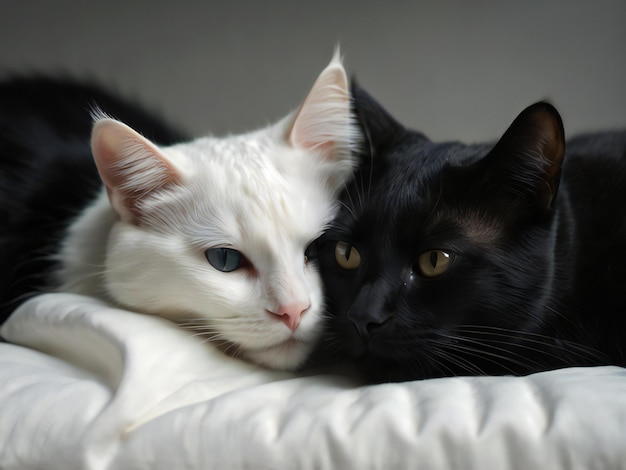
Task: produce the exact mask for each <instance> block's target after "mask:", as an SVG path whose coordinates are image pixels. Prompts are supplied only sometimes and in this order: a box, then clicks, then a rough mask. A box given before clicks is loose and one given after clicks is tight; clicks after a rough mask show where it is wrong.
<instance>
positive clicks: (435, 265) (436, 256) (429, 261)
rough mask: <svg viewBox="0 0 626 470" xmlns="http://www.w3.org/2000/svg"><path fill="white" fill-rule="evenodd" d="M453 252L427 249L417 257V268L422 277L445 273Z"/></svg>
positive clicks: (452, 258) (453, 256)
mask: <svg viewBox="0 0 626 470" xmlns="http://www.w3.org/2000/svg"><path fill="white" fill-rule="evenodd" d="M455 256H456V255H455V254H454V253H449V252H447V251H443V250H429V251H426V252H424V253H422V254H421V255H420V256H419V258H418V259H417V269H418V270H419V272H420V274H421V275H422V276H424V277H428V278H433V277H438V276H441V275H442V274H443V273H445V272H446V271H447V270H448V269H450V266H451V265H452V262H453V261H454V258H455Z"/></svg>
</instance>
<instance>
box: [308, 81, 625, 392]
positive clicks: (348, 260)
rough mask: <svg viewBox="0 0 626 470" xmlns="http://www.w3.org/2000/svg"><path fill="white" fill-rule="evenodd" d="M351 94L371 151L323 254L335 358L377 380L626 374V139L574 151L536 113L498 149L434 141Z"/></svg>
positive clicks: (583, 140) (578, 142)
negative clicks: (581, 370)
mask: <svg viewBox="0 0 626 470" xmlns="http://www.w3.org/2000/svg"><path fill="white" fill-rule="evenodd" d="M353 92H354V100H355V107H356V112H357V115H358V118H359V120H360V124H361V126H362V128H363V131H364V133H365V135H366V136H367V137H368V140H369V152H367V154H366V155H365V157H364V159H363V162H362V165H361V167H360V168H359V170H358V171H357V174H356V179H355V181H354V182H353V183H352V185H351V186H349V187H348V188H347V190H346V191H345V193H344V195H343V197H342V204H343V207H342V210H341V212H340V214H339V215H338V217H337V218H336V219H335V221H334V222H333V224H332V227H331V228H330V229H329V230H328V232H327V233H326V234H325V235H324V236H323V238H322V239H320V241H319V243H318V256H319V259H318V262H319V264H320V267H321V272H322V276H323V278H324V281H325V286H326V290H327V296H328V310H329V317H330V318H329V321H328V325H327V333H326V335H325V336H326V341H325V344H324V345H322V350H323V351H326V352H327V353H330V354H332V355H338V354H339V355H346V356H348V357H350V358H351V359H352V360H354V361H355V362H356V363H357V364H358V365H359V366H360V367H361V368H362V369H363V370H364V371H365V372H366V373H367V375H368V376H369V377H370V379H372V380H374V381H398V380H410V379H417V378H426V377H438V376H451V375H468V374H469V375H483V374H527V373H531V372H535V371H542V370H547V369H553V368H558V367H564V366H588V365H599V364H617V365H626V132H612V133H604V134H594V135H587V136H580V137H577V138H574V139H572V140H571V141H569V142H568V143H567V150H566V146H565V141H564V133H563V125H562V122H561V118H560V116H559V114H558V113H557V111H556V110H555V109H554V107H552V106H551V105H550V104H547V103H537V104H534V105H532V106H530V107H529V108H527V109H526V110H524V111H523V112H522V113H521V114H520V115H519V116H518V117H517V119H515V121H514V122H513V124H512V125H511V126H510V127H509V129H508V130H507V131H506V132H505V134H504V135H503V137H502V138H501V139H500V140H499V142H498V143H497V144H496V145H495V146H494V145H493V144H482V145H463V144H461V143H457V142H452V143H434V142H431V141H430V140H428V139H427V138H426V137H425V136H424V135H422V134H420V133H418V132H414V131H411V130H408V129H406V128H404V127H403V126H402V125H400V124H399V123H398V122H396V121H395V120H394V119H393V118H392V117H391V116H390V115H389V114H388V113H387V112H386V111H385V110H384V109H382V107H381V106H380V105H379V104H377V103H376V102H375V101H374V100H373V99H372V98H371V97H370V96H369V95H368V94H367V93H366V92H365V91H363V90H362V89H359V88H358V87H356V86H355V87H354V90H353ZM564 156H566V158H565V165H564V166H563V170H562V171H561V164H562V162H563V159H564ZM559 183H560V189H559ZM557 191H558V193H559V194H558V197H557Z"/></svg>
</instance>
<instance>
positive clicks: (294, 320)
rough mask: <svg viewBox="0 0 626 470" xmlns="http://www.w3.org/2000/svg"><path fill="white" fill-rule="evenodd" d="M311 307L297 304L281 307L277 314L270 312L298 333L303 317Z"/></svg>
mask: <svg viewBox="0 0 626 470" xmlns="http://www.w3.org/2000/svg"><path fill="white" fill-rule="evenodd" d="M310 306H311V305H310V304H305V303H295V304H288V305H281V306H280V307H278V308H277V309H276V311H275V312H272V311H269V310H268V311H269V312H270V313H271V314H272V315H275V316H276V317H278V319H279V320H280V321H282V322H283V323H284V324H285V325H287V327H288V328H289V329H290V330H291V331H296V328H298V325H300V321H301V320H302V315H304V313H305V312H306V311H307V310H308V309H309V307H310Z"/></svg>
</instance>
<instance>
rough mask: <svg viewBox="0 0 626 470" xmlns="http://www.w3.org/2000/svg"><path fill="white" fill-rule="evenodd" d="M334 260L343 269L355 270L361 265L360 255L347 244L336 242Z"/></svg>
mask: <svg viewBox="0 0 626 470" xmlns="http://www.w3.org/2000/svg"><path fill="white" fill-rule="evenodd" d="M335 259H336V260H337V264H338V265H339V266H341V267H342V268H343V269H356V268H358V267H359V266H360V265H361V254H360V253H359V251H358V250H357V249H356V248H355V247H353V246H352V245H351V244H350V243H348V242H337V244H336V245H335Z"/></svg>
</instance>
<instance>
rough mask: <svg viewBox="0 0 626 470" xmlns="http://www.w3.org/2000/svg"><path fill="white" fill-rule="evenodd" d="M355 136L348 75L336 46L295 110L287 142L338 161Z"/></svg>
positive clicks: (347, 151) (355, 141)
mask: <svg viewBox="0 0 626 470" xmlns="http://www.w3.org/2000/svg"><path fill="white" fill-rule="evenodd" d="M358 135H359V133H358V131H357V127H356V125H355V123H354V119H353V116H352V110H351V102H350V86H349V83H348V77H347V76H346V71H345V69H344V67H343V64H342V62H341V57H340V54H339V50H338V49H337V50H336V51H335V54H334V55H333V58H332V60H331V61H330V64H328V66H327V67H326V68H325V69H324V70H323V71H322V73H321V74H320V76H319V77H318V78H317V80H316V81H315V84H314V85H313V88H312V89H311V91H310V92H309V94H308V96H307V97H306V99H305V100H304V102H303V103H302V106H301V107H300V109H299V110H298V112H297V113H296V115H295V118H294V120H293V123H292V125H291V127H290V129H289V134H288V141H289V143H290V144H291V145H292V146H293V147H296V148H302V149H307V150H312V149H315V150H318V151H319V152H320V153H321V155H322V157H323V158H325V159H329V160H337V159H343V158H345V157H348V156H349V155H350V153H351V151H352V150H354V147H355V146H356V144H357V142H358V141H359V137H358Z"/></svg>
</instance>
